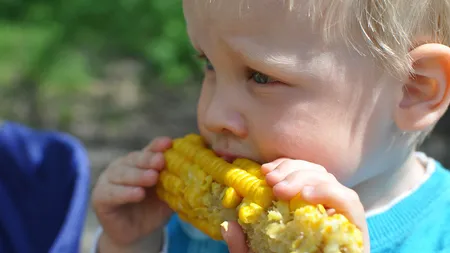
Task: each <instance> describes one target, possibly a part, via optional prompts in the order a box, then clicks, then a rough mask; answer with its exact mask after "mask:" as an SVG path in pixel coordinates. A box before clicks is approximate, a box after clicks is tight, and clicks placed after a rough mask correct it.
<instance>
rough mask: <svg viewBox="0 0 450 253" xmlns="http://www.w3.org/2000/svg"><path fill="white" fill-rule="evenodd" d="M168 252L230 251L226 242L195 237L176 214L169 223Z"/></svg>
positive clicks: (216, 252) (207, 252)
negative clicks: (191, 235)
mask: <svg viewBox="0 0 450 253" xmlns="http://www.w3.org/2000/svg"><path fill="white" fill-rule="evenodd" d="M167 229H168V237H169V245H168V253H228V247H227V246H226V244H225V243H223V242H220V241H216V240H213V239H211V238H207V239H201V240H198V239H193V238H191V237H190V236H189V235H188V234H186V232H185V230H184V229H183V228H182V227H181V220H180V218H179V217H178V216H177V215H176V214H175V215H173V216H172V218H171V219H170V221H169V224H168V225H167Z"/></svg>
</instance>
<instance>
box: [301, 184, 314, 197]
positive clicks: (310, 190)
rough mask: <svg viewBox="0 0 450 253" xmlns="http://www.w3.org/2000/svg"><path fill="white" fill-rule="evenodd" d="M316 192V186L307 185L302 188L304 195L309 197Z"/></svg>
mask: <svg viewBox="0 0 450 253" xmlns="http://www.w3.org/2000/svg"><path fill="white" fill-rule="evenodd" d="M313 192H314V186H310V185H306V186H304V187H303V189H302V196H304V197H308V196H311V195H312V193H313Z"/></svg>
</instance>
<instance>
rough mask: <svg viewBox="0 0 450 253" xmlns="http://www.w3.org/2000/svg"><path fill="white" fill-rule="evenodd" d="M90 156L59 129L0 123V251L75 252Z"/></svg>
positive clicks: (81, 226)
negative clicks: (0, 124) (47, 129)
mask: <svg viewBox="0 0 450 253" xmlns="http://www.w3.org/2000/svg"><path fill="white" fill-rule="evenodd" d="M89 175H90V171H89V159H88V155H87V152H86V150H85V149H84V147H83V146H82V144H81V143H80V142H79V141H78V140H76V139H75V138H74V137H72V136H69V135H67V134H63V133H59V132H50V131H48V132H46V131H37V130H33V129H31V128H28V127H26V126H23V125H20V124H16V123H11V122H6V123H4V125H2V126H1V127H0V203H1V208H0V252H10V253H16V252H17V253H19V252H20V253H29V252H67V253H72V252H73V253H75V252H79V251H80V250H79V243H80V238H81V234H82V229H83V224H84V220H85V215H86V210H87V204H88V198H89V184H90V182H89V180H90V176H89Z"/></svg>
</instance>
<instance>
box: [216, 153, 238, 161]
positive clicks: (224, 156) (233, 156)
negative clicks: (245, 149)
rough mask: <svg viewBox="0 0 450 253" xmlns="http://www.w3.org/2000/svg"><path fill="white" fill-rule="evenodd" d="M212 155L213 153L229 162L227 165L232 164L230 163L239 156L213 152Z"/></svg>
mask: <svg viewBox="0 0 450 253" xmlns="http://www.w3.org/2000/svg"><path fill="white" fill-rule="evenodd" d="M214 153H215V154H216V155H217V156H218V157H220V158H222V159H224V160H225V161H227V162H229V163H232V162H234V160H236V159H237V158H239V156H237V155H234V154H231V153H228V152H226V151H221V150H214Z"/></svg>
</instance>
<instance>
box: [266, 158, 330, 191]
mask: <svg viewBox="0 0 450 253" xmlns="http://www.w3.org/2000/svg"><path fill="white" fill-rule="evenodd" d="M263 166H265V167H264V172H263V174H264V173H265V172H267V173H265V175H266V181H267V183H268V184H269V185H270V186H273V185H275V184H276V183H278V182H280V181H281V180H283V179H284V178H285V177H286V176H287V175H289V174H291V173H292V172H294V171H296V170H317V171H322V172H327V170H326V169H325V168H324V167H322V166H320V165H318V164H314V163H310V162H307V161H303V160H292V159H285V158H280V159H278V160H275V161H274V162H273V163H272V164H270V165H267V164H265V165H263ZM261 170H262V171H263V167H262V168H261Z"/></svg>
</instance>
